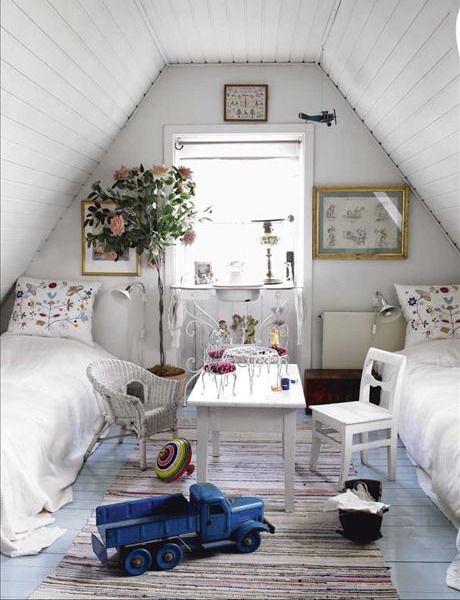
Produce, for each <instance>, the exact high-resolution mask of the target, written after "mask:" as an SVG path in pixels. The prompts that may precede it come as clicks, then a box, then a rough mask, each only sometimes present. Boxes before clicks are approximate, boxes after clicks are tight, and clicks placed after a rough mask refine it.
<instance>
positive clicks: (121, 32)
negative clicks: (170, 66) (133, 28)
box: [99, 0, 150, 77]
mask: <svg viewBox="0 0 460 600" xmlns="http://www.w3.org/2000/svg"><path fill="white" fill-rule="evenodd" d="M124 1H125V2H126V0H124ZM99 2H100V4H101V6H103V7H104V11H105V13H106V14H107V15H108V16H109V19H111V21H112V23H114V24H115V27H116V28H117V29H118V31H119V32H120V35H121V36H122V37H123V39H124V41H125V43H126V45H127V46H129V48H130V49H131V52H132V55H133V57H134V58H135V59H136V58H137V64H138V66H139V68H140V69H141V70H142V71H143V73H144V74H145V75H146V76H147V77H148V76H149V75H150V69H149V68H148V67H145V68H144V63H143V62H142V61H140V60H139V54H138V53H137V52H136V49H135V48H134V47H133V45H132V44H131V42H130V41H129V38H128V36H126V35H125V32H124V31H123V29H122V28H121V27H120V24H119V23H118V21H117V20H116V18H115V16H114V14H113V13H112V11H111V10H110V9H109V8H108V7H107V4H106V2H105V0H99ZM126 4H128V2H126Z"/></svg>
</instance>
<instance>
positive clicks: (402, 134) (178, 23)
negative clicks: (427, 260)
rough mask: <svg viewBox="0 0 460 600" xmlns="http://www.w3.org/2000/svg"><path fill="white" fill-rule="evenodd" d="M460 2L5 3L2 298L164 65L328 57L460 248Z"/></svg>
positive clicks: (329, 69)
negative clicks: (458, 35) (459, 16)
mask: <svg viewBox="0 0 460 600" xmlns="http://www.w3.org/2000/svg"><path fill="white" fill-rule="evenodd" d="M459 6H460V0H2V2H1V9H2V155H3V160H2V240H1V243H2V259H1V263H2V264H1V267H2V297H3V296H4V293H5V292H6V291H7V290H8V289H9V287H10V286H11V285H12V284H13V282H14V280H15V279H16V278H17V277H18V276H19V275H20V274H21V273H22V272H23V271H24V270H25V268H26V267H27V265H28V263H29V262H30V260H31V258H32V256H33V255H34V253H35V252H36V250H37V249H38V248H39V246H40V244H42V243H43V241H44V240H45V239H46V238H47V236H48V234H49V232H50V231H51V229H52V228H53V227H54V226H55V225H56V223H57V221H58V220H59V218H60V216H61V214H62V213H63V211H64V210H65V208H66V207H67V206H68V205H69V204H70V203H71V202H72V200H73V198H75V196H76V195H78V192H79V190H80V188H81V185H82V184H83V183H84V182H85V181H86V180H87V179H88V178H89V177H90V175H91V172H92V171H93V169H94V167H95V166H96V164H97V163H98V161H99V160H100V159H101V157H102V155H103V154H104V153H105V151H106V150H107V149H108V147H109V146H110V144H111V142H112V141H113V139H114V138H115V137H116V136H117V135H118V133H119V131H120V129H121V128H122V127H123V125H124V124H125V123H126V121H127V119H128V118H129V115H130V114H131V113H132V112H133V110H134V109H135V107H136V105H137V104H138V103H139V102H140V100H141V99H142V97H143V95H144V94H145V92H146V90H147V89H148V88H149V86H150V85H151V83H152V82H153V81H154V80H155V78H156V77H157V76H158V74H159V72H160V70H161V69H162V68H163V66H164V65H165V63H171V64H173V63H191V62H194V63H216V62H223V63H224V62H236V63H246V62H252V63H254V62H255V63H257V62H280V63H282V62H317V63H319V64H320V65H321V68H322V69H323V70H324V71H325V72H326V74H328V76H330V78H331V79H332V81H333V82H334V83H335V84H336V85H337V86H338V87H339V89H340V91H341V92H342V93H343V95H344V96H346V97H347V99H348V101H349V102H350V104H351V105H352V106H353V107H354V108H355V110H356V112H357V113H358V115H359V116H360V117H361V118H362V119H363V120H364V122H365V123H366V124H367V125H368V126H369V128H370V130H371V131H372V132H373V134H374V136H375V137H376V138H377V139H378V140H379V141H380V142H381V144H382V147H383V148H384V150H385V151H387V152H388V153H389V154H390V157H391V158H392V159H393V160H394V161H395V164H397V165H398V166H399V168H400V169H401V171H402V172H403V174H405V175H406V176H407V177H408V178H409V181H410V183H411V184H412V185H413V186H414V187H415V188H416V189H417V192H418V194H419V196H420V197H421V198H422V199H423V200H424V201H425V203H426V204H427V205H428V207H429V208H430V209H431V210H432V211H433V213H434V215H435V216H436V218H437V219H438V220H439V221H440V223H441V224H442V226H443V227H444V229H445V230H446V231H447V232H448V234H449V235H450V237H451V239H452V240H454V241H456V243H457V244H460V216H459V215H460V201H459V86H458V84H459V64H458V54H457V51H456V44H455V17H456V13H457V11H458V9H459ZM300 108H306V107H299V109H300ZM325 108H331V107H325ZM339 118H340V115H339Z"/></svg>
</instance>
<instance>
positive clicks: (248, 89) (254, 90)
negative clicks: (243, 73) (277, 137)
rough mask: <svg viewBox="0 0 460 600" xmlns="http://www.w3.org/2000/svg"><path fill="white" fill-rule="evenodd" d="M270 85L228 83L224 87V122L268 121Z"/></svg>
mask: <svg viewBox="0 0 460 600" xmlns="http://www.w3.org/2000/svg"><path fill="white" fill-rule="evenodd" d="M267 111H268V85H267V84H250V83H241V84H236V83H228V84H226V85H225V86H224V121H248V122H252V121H266V120H267Z"/></svg>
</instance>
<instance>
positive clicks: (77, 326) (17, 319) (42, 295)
mask: <svg viewBox="0 0 460 600" xmlns="http://www.w3.org/2000/svg"><path fill="white" fill-rule="evenodd" d="M100 287H101V282H100V281H75V280H73V281H70V280H66V281H59V280H57V279H51V280H48V281H46V280H43V279H32V278H30V277H20V278H19V279H18V280H17V282H16V293H15V299H14V306H13V312H12V314H11V317H10V322H9V325H8V333H14V334H16V335H17V334H19V335H21V334H22V335H39V336H44V337H60V338H72V339H74V340H79V341H80V342H84V343H85V344H89V345H90V346H92V345H93V336H92V331H91V328H92V315H93V303H94V298H95V297H96V294H97V292H98V290H99V288H100Z"/></svg>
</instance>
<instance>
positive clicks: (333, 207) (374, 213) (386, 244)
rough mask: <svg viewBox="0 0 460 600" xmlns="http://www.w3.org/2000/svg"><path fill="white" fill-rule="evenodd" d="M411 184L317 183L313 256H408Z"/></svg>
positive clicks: (343, 257) (383, 257)
mask: <svg viewBox="0 0 460 600" xmlns="http://www.w3.org/2000/svg"><path fill="white" fill-rule="evenodd" d="M408 212H409V187H408V186H406V185H404V186H378V187H317V188H315V193H314V199H313V258H322V259H332V260H334V259H342V260H343V259H345V260H375V259H385V258H386V259H398V258H407V237H408Z"/></svg>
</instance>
